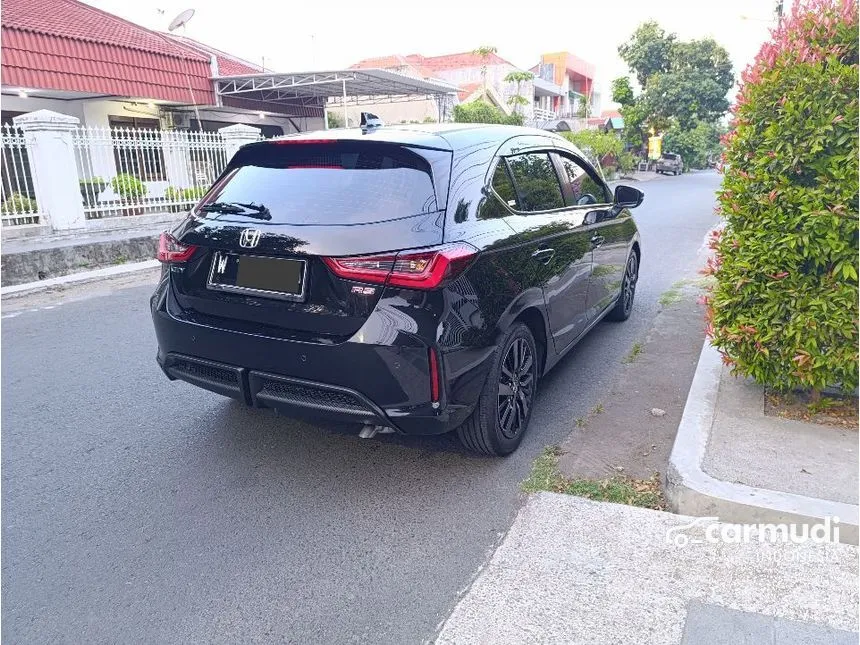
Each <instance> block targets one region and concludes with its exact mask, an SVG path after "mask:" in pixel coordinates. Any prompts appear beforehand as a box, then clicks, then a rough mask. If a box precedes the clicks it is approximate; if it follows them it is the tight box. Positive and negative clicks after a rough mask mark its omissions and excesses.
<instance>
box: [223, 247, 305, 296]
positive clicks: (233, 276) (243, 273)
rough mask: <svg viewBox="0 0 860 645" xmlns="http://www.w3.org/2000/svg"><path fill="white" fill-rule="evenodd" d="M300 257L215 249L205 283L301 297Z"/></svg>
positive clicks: (258, 293)
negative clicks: (270, 256) (270, 255)
mask: <svg viewBox="0 0 860 645" xmlns="http://www.w3.org/2000/svg"><path fill="white" fill-rule="evenodd" d="M306 267H307V263H306V262H305V261H304V260H294V259H290V258H267V257H261V256H259V255H239V254H238V253H225V252H224V251H215V253H213V254H212V267H211V268H210V269H209V281H208V283H207V285H206V286H207V287H208V288H210V289H216V290H218V291H230V292H233V293H244V294H247V295H254V296H261V297H264V298H279V299H281V300H304V297H305V273H306Z"/></svg>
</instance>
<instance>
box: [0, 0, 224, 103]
mask: <svg viewBox="0 0 860 645" xmlns="http://www.w3.org/2000/svg"><path fill="white" fill-rule="evenodd" d="M0 22H2V41H0V45H2V54H0V66H2V72H1V73H2V76H3V83H4V84H5V85H17V86H20V87H26V88H34V89H37V88H41V89H56V90H66V91H77V92H87V93H98V94H112V95H115V96H127V97H135V98H151V99H160V100H166V101H176V102H182V103H188V102H190V96H189V90H188V85H189V77H190V83H191V86H192V88H193V91H194V99H195V101H196V102H197V103H199V104H203V105H207V104H208V105H211V104H213V103H214V99H215V97H214V93H213V89H212V83H211V81H210V79H209V73H210V70H209V57H208V56H206V55H204V54H201V53H199V52H197V51H192V50H190V49H189V48H188V47H185V46H182V45H179V44H178V43H176V42H174V41H172V40H170V39H168V38H165V37H164V36H162V35H160V34H157V33H156V32H153V31H150V30H148V29H145V28H143V27H140V26H138V25H135V24H134V23H131V22H128V21H126V20H123V19H122V18H119V17H117V16H114V15H112V14H109V13H106V12H104V11H101V10H99V9H95V8H94V7H90V6H88V5H85V4H82V3H80V2H77V1H76V0H4V2H3V11H2V14H0Z"/></svg>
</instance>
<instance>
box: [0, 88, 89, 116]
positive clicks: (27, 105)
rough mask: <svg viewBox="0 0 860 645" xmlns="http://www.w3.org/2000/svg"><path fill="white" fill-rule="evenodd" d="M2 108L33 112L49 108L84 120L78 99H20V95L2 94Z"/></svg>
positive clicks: (12, 110)
mask: <svg viewBox="0 0 860 645" xmlns="http://www.w3.org/2000/svg"><path fill="white" fill-rule="evenodd" d="M2 104H3V110H4V111H5V110H9V111H10V112H35V111H36V110H51V111H52V112H59V113H60V114H68V115H69V116H75V117H77V118H79V119H80V120H81V121H83V120H84V113H83V110H82V109H81V102H80V101H60V100H57V99H37V98H35V97H27V98H26V99H22V98H21V97H20V96H11V95H7V94H4V95H3V99H2Z"/></svg>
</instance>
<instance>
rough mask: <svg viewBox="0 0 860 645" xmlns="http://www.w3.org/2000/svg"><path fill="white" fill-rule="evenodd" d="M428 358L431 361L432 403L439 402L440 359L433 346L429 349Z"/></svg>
mask: <svg viewBox="0 0 860 645" xmlns="http://www.w3.org/2000/svg"><path fill="white" fill-rule="evenodd" d="M428 358H429V361H430V401H431V402H432V403H438V402H439V381H440V378H439V359H438V357H437V356H436V350H435V349H433V348H432V347H431V348H430V349H429V350H428Z"/></svg>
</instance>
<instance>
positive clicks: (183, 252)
mask: <svg viewBox="0 0 860 645" xmlns="http://www.w3.org/2000/svg"><path fill="white" fill-rule="evenodd" d="M196 250H197V247H196V246H191V245H190V244H182V243H181V242H180V241H179V240H177V239H176V238H175V237H173V236H172V235H171V234H170V233H162V234H161V237H159V238H158V255H157V256H156V257H157V258H158V260H159V261H160V262H187V261H188V260H189V259H191V256H192V255H194V252H195V251H196Z"/></svg>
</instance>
